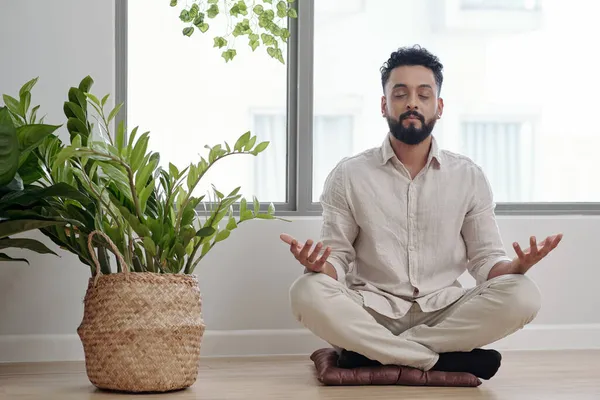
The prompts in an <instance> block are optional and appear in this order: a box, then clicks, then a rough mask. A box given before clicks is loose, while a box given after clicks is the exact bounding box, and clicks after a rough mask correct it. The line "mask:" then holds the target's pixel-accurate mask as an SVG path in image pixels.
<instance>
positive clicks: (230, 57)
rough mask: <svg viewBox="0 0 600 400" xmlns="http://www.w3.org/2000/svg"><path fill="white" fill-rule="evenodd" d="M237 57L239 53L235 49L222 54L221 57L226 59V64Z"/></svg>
mask: <svg viewBox="0 0 600 400" xmlns="http://www.w3.org/2000/svg"><path fill="white" fill-rule="evenodd" d="M236 55H237V51H235V49H229V50H226V51H224V52H223V53H221V56H222V57H223V58H224V59H225V62H229V61H231V60H233V58H234V57H235V56H236Z"/></svg>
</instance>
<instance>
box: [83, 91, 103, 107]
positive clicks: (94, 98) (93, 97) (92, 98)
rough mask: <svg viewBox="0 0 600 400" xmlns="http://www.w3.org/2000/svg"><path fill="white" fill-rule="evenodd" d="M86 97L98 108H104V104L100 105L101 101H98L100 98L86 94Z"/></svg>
mask: <svg viewBox="0 0 600 400" xmlns="http://www.w3.org/2000/svg"><path fill="white" fill-rule="evenodd" d="M85 95H86V96H87V97H88V99H90V100H91V101H92V103H94V104H95V105H97V106H98V107H101V106H102V104H101V103H100V100H98V98H97V97H96V96H94V95H93V94H91V93H85Z"/></svg>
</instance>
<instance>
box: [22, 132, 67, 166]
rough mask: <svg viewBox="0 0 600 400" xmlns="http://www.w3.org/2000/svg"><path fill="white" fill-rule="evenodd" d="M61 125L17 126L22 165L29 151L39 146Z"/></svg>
mask: <svg viewBox="0 0 600 400" xmlns="http://www.w3.org/2000/svg"><path fill="white" fill-rule="evenodd" d="M58 128H60V125H43V124H35V125H23V126H20V127H19V128H17V139H18V141H19V147H20V148H21V156H20V160H19V165H22V164H23V163H24V162H25V160H26V159H27V157H28V156H29V152H30V151H32V150H33V149H35V148H36V147H38V146H39V145H40V144H41V143H42V142H43V141H44V140H45V139H46V138H47V137H48V136H49V135H51V134H52V133H54V132H55V131H56V130H57V129H58Z"/></svg>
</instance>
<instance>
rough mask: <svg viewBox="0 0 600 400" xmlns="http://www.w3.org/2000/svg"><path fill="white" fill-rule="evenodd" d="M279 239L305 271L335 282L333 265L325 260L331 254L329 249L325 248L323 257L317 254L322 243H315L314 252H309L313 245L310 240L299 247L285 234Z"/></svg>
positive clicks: (335, 274) (296, 242) (335, 276)
mask: <svg viewBox="0 0 600 400" xmlns="http://www.w3.org/2000/svg"><path fill="white" fill-rule="evenodd" d="M279 237H280V238H281V240H283V241H284V242H285V243H287V244H289V245H290V252H291V253H292V254H293V255H294V257H296V260H298V262H300V264H302V265H303V266H304V267H305V268H306V269H307V270H309V271H311V272H321V273H324V274H327V275H329V276H331V277H332V278H333V279H336V280H337V272H336V271H335V268H333V265H331V264H330V263H328V262H327V258H328V257H329V255H330V254H331V247H327V248H326V249H325V251H324V252H323V255H321V257H319V254H320V253H321V250H322V249H323V243H321V242H319V243H317V245H316V246H315V248H314V250H313V251H312V252H311V249H312V245H313V241H312V240H308V241H307V242H306V243H304V245H300V244H298V241H297V240H296V239H294V238H293V237H292V236H290V235H288V234H287V233H283V234H281V235H280V236H279Z"/></svg>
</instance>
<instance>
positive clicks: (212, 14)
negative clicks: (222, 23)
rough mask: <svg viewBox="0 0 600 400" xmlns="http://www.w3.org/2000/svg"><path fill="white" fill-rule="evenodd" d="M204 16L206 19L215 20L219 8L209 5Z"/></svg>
mask: <svg viewBox="0 0 600 400" xmlns="http://www.w3.org/2000/svg"><path fill="white" fill-rule="evenodd" d="M206 15H207V16H208V18H215V17H216V16H217V15H219V6H218V5H216V4H211V6H210V7H209V8H208V10H206Z"/></svg>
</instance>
